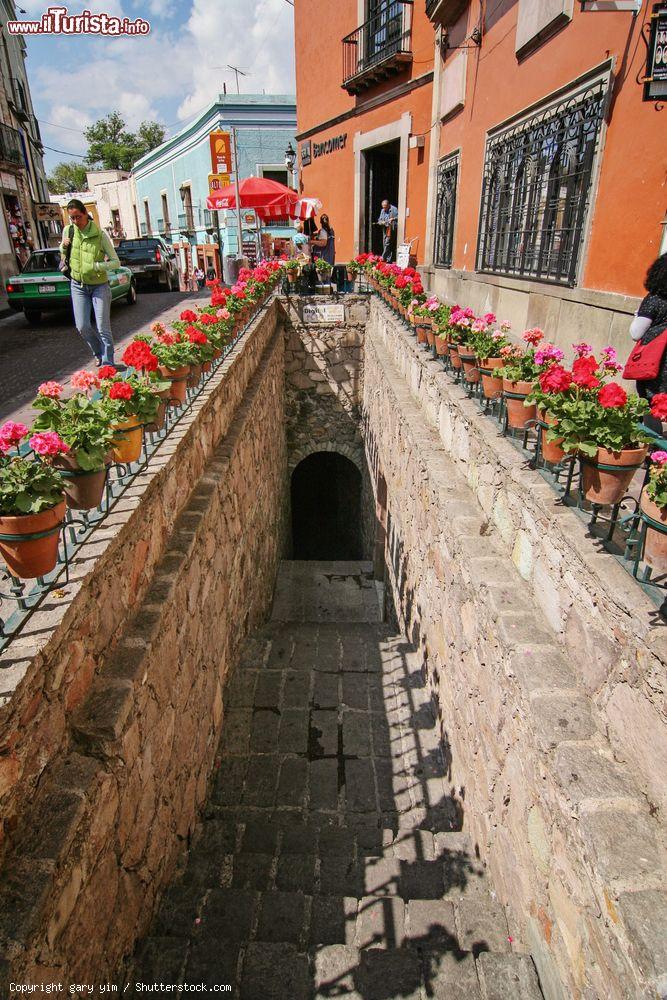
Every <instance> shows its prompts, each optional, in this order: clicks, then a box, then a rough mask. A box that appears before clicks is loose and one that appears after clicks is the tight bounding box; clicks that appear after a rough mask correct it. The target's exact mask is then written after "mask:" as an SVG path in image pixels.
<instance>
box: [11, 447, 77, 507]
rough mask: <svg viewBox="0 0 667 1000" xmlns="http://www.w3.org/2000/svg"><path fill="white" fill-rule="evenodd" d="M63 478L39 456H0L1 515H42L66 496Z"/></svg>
mask: <svg viewBox="0 0 667 1000" xmlns="http://www.w3.org/2000/svg"><path fill="white" fill-rule="evenodd" d="M63 489H64V484H63V479H62V476H61V475H60V473H59V472H57V471H56V469H54V468H52V467H51V466H50V465H48V464H47V463H46V462H42V461H40V460H39V459H34V460H32V459H29V458H21V457H19V456H15V457H13V458H3V459H0V514H1V515H3V516H4V517H15V516H20V515H21V514H40V513H41V512H42V511H43V510H49V508H51V507H55V506H56V504H58V503H60V501H61V500H62V499H63Z"/></svg>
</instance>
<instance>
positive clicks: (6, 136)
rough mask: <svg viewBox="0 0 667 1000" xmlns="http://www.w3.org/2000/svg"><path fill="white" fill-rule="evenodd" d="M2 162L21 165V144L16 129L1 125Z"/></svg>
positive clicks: (0, 159) (0, 156)
mask: <svg viewBox="0 0 667 1000" xmlns="http://www.w3.org/2000/svg"><path fill="white" fill-rule="evenodd" d="M0 161H2V162H4V163H7V164H12V165H14V166H18V165H19V164H20V163H21V142H20V138H19V134H18V132H17V131H16V129H15V128H11V127H10V126H9V125H2V124H0Z"/></svg>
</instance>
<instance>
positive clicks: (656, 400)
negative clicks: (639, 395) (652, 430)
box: [651, 392, 667, 420]
mask: <svg viewBox="0 0 667 1000" xmlns="http://www.w3.org/2000/svg"><path fill="white" fill-rule="evenodd" d="M651 416H652V417H655V418H656V420H667V392H656V394H655V396H654V397H653V399H652V400H651Z"/></svg>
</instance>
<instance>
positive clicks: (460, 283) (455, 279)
mask: <svg viewBox="0 0 667 1000" xmlns="http://www.w3.org/2000/svg"><path fill="white" fill-rule="evenodd" d="M424 277H425V282H426V284H427V285H428V287H429V288H430V289H432V291H434V292H435V294H436V295H438V296H439V297H440V298H441V299H442V301H443V302H449V303H452V304H453V303H458V304H459V305H462V306H470V307H471V308H472V309H474V310H475V312H477V313H478V314H483V313H485V312H489V311H490V312H493V313H495V314H496V316H497V317H498V319H499V320H500V321H505V320H507V322H509V323H511V324H512V330H513V331H514V333H515V334H516V335H517V336H520V335H521V334H522V333H523V331H524V330H527V329H529V328H531V327H534V326H539V327H540V329H542V330H544V331H545V333H546V335H547V338H548V340H549V341H551V343H554V344H558V345H559V347H561V348H562V349H563V350H564V351H565V353H566V357H570V355H571V353H572V350H571V348H572V344H576V343H578V342H579V341H582V340H583V341H586V343H588V344H592V345H593V348H594V350H595V351H599V350H600V348H602V347H606V346H607V344H612V345H613V346H614V347H615V348H616V349H617V351H618V354H619V357H620V358H622V359H625V358H627V356H628V354H629V353H630V348H631V347H632V342H631V340H630V334H629V333H628V330H629V328H630V323H631V322H632V318H633V316H634V314H635V312H636V311H637V307H638V306H639V303H640V301H641V299H638V298H633V297H632V296H631V295H619V294H617V293H615V292H598V291H594V290H592V289H587V288H564V287H562V286H559V285H549V284H547V283H546V282H535V281H522V280H518V279H513V278H507V277H504V276H501V275H492V274H478V273H477V272H475V271H457V270H454V269H453V268H442V267H435V268H427V269H425V275H424Z"/></svg>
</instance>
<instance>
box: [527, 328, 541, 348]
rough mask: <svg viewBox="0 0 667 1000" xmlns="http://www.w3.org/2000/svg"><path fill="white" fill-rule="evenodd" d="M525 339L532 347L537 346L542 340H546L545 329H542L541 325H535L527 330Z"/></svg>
mask: <svg viewBox="0 0 667 1000" xmlns="http://www.w3.org/2000/svg"><path fill="white" fill-rule="evenodd" d="M523 340H525V341H526V343H527V344H530V345H531V346H532V347H536V346H537V345H538V344H539V342H540V341H541V340H544V331H542V330H540V328H539V326H535V327H533V329H532V330H526V332H525V333H524V335H523Z"/></svg>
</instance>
